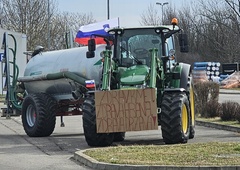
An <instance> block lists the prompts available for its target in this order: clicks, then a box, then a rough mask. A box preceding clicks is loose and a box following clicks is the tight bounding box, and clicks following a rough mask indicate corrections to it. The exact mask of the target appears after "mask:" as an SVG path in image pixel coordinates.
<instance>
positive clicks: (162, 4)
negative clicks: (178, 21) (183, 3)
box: [156, 2, 168, 24]
mask: <svg viewBox="0 0 240 170" xmlns="http://www.w3.org/2000/svg"><path fill="white" fill-rule="evenodd" d="M167 4H168V2H163V3H161V2H156V5H161V6H162V24H163V6H164V5H167Z"/></svg>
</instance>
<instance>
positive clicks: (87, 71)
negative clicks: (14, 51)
mask: <svg viewBox="0 0 240 170" xmlns="http://www.w3.org/2000/svg"><path fill="white" fill-rule="evenodd" d="M105 46H106V45H97V46H96V51H95V57H94V58H89V59H88V58H86V52H87V50H88V47H87V46H84V47H77V48H71V49H65V50H58V51H49V52H43V53H40V54H38V55H36V56H34V57H33V58H31V59H30V61H29V62H28V63H27V66H26V69H25V72H24V77H20V78H18V80H19V81H20V82H23V83H24V87H25V90H26V92H27V93H28V94H29V93H36V92H37V93H40V92H42V93H48V94H52V95H53V96H54V95H55V96H62V97H63V96H64V95H69V94H71V93H72V91H74V90H76V88H77V85H76V84H82V85H84V86H85V80H95V83H96V85H98V84H99V81H100V74H101V67H102V65H101V63H99V62H100V61H101V56H100V53H101V52H102V51H104V50H105ZM76 82H77V83H76ZM66 98H68V97H66Z"/></svg>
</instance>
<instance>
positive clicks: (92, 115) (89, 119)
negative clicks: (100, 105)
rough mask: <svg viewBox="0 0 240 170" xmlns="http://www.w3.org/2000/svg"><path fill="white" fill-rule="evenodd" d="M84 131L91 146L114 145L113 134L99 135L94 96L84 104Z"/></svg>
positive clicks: (89, 97)
mask: <svg viewBox="0 0 240 170" xmlns="http://www.w3.org/2000/svg"><path fill="white" fill-rule="evenodd" d="M82 118H83V130H84V135H85V140H86V142H87V143H88V145H89V146H100V147H102V146H110V145H111V144H112V143H113V139H114V134H113V133H97V126H96V111H95V100H94V96H93V95H92V96H88V98H86V100H85V101H84V102H83V117H82Z"/></svg>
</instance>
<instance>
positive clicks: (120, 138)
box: [113, 132, 125, 142]
mask: <svg viewBox="0 0 240 170" xmlns="http://www.w3.org/2000/svg"><path fill="white" fill-rule="evenodd" d="M113 134H114V139H113V141H114V142H122V141H124V139H125V132H116V133H113Z"/></svg>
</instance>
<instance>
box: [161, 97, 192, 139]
mask: <svg viewBox="0 0 240 170" xmlns="http://www.w3.org/2000/svg"><path fill="white" fill-rule="evenodd" d="M161 109H162V112H161V129H162V137H163V140H164V142H165V143H166V144H177V143H186V142H187V141H188V139H189V134H190V109H189V100H188V97H187V95H186V94H185V93H183V92H165V93H164V96H163V101H162V108H161Z"/></svg>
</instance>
